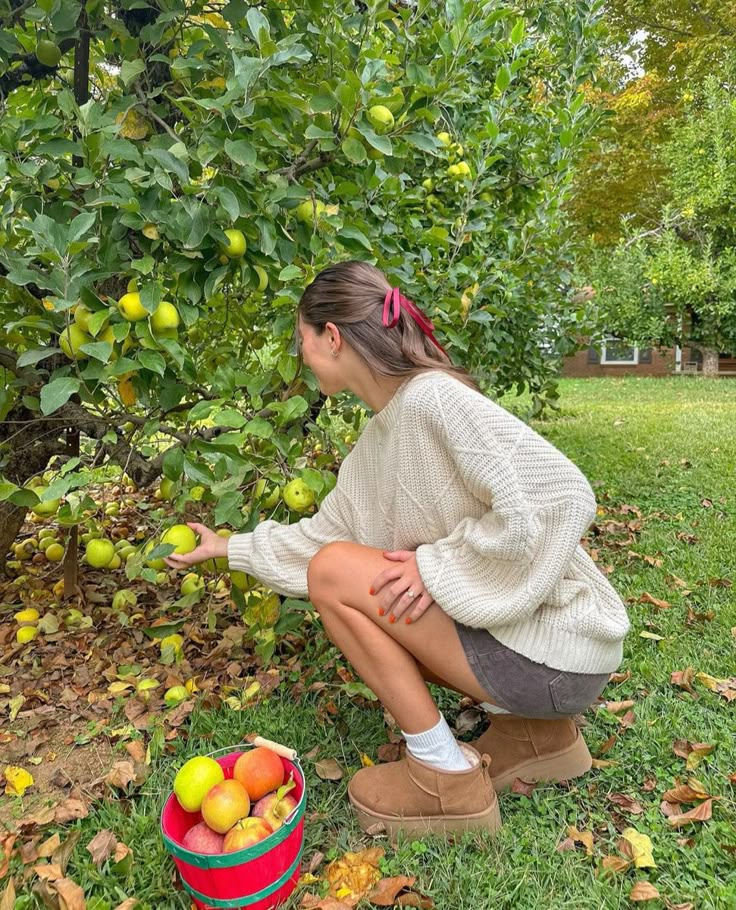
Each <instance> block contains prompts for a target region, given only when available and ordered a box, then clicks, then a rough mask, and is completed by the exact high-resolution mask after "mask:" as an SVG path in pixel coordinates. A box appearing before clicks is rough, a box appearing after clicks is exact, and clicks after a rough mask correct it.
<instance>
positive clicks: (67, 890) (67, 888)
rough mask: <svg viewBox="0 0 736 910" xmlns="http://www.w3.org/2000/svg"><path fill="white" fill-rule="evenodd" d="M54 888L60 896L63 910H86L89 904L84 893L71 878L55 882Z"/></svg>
mask: <svg viewBox="0 0 736 910" xmlns="http://www.w3.org/2000/svg"><path fill="white" fill-rule="evenodd" d="M54 887H55V888H56V892H57V894H58V895H59V903H60V904H61V910H85V908H86V906H87V902H86V901H85V899H84V891H83V890H82V889H81V888H80V887H79V885H78V884H77V883H76V882H73V881H72V880H71V879H70V878H60V879H59V881H58V882H54Z"/></svg>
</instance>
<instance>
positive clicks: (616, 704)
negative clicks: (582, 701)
mask: <svg viewBox="0 0 736 910" xmlns="http://www.w3.org/2000/svg"><path fill="white" fill-rule="evenodd" d="M604 707H605V709H606V711H610V712H611V714H618V713H619V711H626V710H627V709H628V708H633V707H634V700H633V699H632V698H627V699H626V700H625V701H607V702H605V704H604Z"/></svg>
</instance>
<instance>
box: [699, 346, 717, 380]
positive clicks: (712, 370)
mask: <svg viewBox="0 0 736 910" xmlns="http://www.w3.org/2000/svg"><path fill="white" fill-rule="evenodd" d="M701 351H702V353H703V376H709V377H710V378H711V379H712V378H713V377H714V376H717V375H718V351H717V350H716V349H715V348H701Z"/></svg>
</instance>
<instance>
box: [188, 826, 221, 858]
mask: <svg viewBox="0 0 736 910" xmlns="http://www.w3.org/2000/svg"><path fill="white" fill-rule="evenodd" d="M224 841H225V838H224V837H223V836H222V834H218V833H217V831H213V830H212V828H210V827H209V826H208V825H207V824H206V823H205V822H200V823H199V824H198V825H195V826H194V827H193V828H190V829H189V830H188V831H187V833H186V834H185V835H184V837H183V838H182V845H183V846H184V847H186V848H187V850H191V851H192V853H224V852H225V847H224Z"/></svg>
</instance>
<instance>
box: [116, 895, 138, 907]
mask: <svg viewBox="0 0 736 910" xmlns="http://www.w3.org/2000/svg"><path fill="white" fill-rule="evenodd" d="M137 904H138V898H137V897H129V898H128V899H127V900H124V901H123V902H122V904H118V905H117V907H115V910H133V907H135V906H136V905H137Z"/></svg>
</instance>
